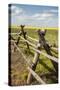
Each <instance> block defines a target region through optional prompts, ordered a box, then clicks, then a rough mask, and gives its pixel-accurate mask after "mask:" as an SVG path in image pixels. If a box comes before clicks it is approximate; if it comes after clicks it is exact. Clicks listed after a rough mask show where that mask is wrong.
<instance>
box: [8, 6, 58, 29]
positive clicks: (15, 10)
mask: <svg viewBox="0 0 60 90" xmlns="http://www.w3.org/2000/svg"><path fill="white" fill-rule="evenodd" d="M9 10H11V13H9V15H10V16H11V25H18V26H19V25H21V24H22V25H26V26H35V27H45V28H46V27H54V28H55V27H56V28H57V27H58V7H55V6H41V5H23V4H12V5H11V8H9Z"/></svg>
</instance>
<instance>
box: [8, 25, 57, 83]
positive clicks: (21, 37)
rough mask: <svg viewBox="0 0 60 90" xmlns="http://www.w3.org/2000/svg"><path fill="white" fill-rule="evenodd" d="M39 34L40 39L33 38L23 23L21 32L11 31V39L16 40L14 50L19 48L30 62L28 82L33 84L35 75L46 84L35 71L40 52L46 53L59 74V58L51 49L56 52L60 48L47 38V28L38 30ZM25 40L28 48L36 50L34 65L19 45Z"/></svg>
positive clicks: (40, 81)
mask: <svg viewBox="0 0 60 90" xmlns="http://www.w3.org/2000/svg"><path fill="white" fill-rule="evenodd" d="M37 33H38V36H39V40H37V39H34V38H31V37H30V36H28V35H27V33H26V32H25V31H24V26H23V25H21V30H20V33H9V36H10V37H11V38H10V40H11V41H12V42H14V51H15V50H16V49H17V50H18V51H19V52H20V53H21V54H22V56H23V58H24V59H25V61H26V62H27V64H28V68H27V69H28V70H29V74H28V78H27V84H31V82H32V80H33V77H34V78H35V79H36V80H37V81H38V82H39V83H40V84H46V83H45V82H44V81H43V80H42V78H41V77H40V76H38V74H37V73H36V72H35V69H36V66H37V63H38V60H39V56H40V54H42V55H44V56H45V57H47V58H49V59H50V60H51V62H52V64H53V66H54V68H55V72H56V74H57V76H58V58H56V57H54V56H53V55H52V53H51V50H53V51H54V52H55V50H56V51H57V52H58V49H57V48H55V47H52V46H50V45H49V44H48V43H47V42H46V40H45V37H44V36H45V35H46V30H44V31H42V30H38V32H37ZM13 35H17V36H18V39H17V41H16V40H15V39H14V38H13ZM28 39H29V40H31V41H35V42H36V43H37V45H35V44H33V43H31V42H30V41H29V40H28ZM20 40H21V41H23V42H24V43H26V45H27V49H28V50H29V51H30V49H32V50H34V52H35V55H34V60H33V62H32V65H30V63H29V62H28V60H27V58H26V56H25V55H24V54H23V52H22V51H21V50H20V48H19V47H18V44H19V41H20ZM42 47H43V48H44V50H45V51H46V53H44V52H43V51H41V48H42Z"/></svg>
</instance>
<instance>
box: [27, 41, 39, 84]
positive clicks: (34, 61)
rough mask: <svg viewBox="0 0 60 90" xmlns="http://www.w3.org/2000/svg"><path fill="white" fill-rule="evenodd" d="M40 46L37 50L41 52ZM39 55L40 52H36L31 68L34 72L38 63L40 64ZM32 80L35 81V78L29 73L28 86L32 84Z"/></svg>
mask: <svg viewBox="0 0 60 90" xmlns="http://www.w3.org/2000/svg"><path fill="white" fill-rule="evenodd" d="M40 47H41V46H40V44H39V43H38V44H37V49H38V50H39V49H40ZM39 55H40V54H39V53H38V52H35V56H34V60H33V64H32V66H31V69H32V70H33V71H35V69H36V65H37V62H38V60H39ZM32 79H33V76H32V74H31V72H29V74H28V78H27V84H30V83H31V82H32Z"/></svg>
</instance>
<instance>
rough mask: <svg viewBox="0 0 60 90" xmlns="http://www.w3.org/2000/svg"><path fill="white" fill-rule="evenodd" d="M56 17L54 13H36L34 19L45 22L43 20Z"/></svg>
mask: <svg viewBox="0 0 60 90" xmlns="http://www.w3.org/2000/svg"><path fill="white" fill-rule="evenodd" d="M53 16H54V15H53V14H52V13H45V12H44V13H36V14H34V15H33V16H32V17H33V18H35V19H37V20H43V19H47V18H51V17H53Z"/></svg>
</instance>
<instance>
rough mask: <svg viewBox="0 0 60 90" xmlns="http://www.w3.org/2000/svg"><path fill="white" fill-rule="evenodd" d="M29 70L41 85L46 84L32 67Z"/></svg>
mask: <svg viewBox="0 0 60 90" xmlns="http://www.w3.org/2000/svg"><path fill="white" fill-rule="evenodd" d="M28 70H29V71H30V72H31V74H32V75H33V76H34V78H35V79H36V80H37V81H38V82H39V83H40V84H46V83H45V82H44V81H43V80H42V79H41V77H40V76H38V75H37V74H36V73H35V72H34V71H33V70H32V69H31V68H30V67H28Z"/></svg>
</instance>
